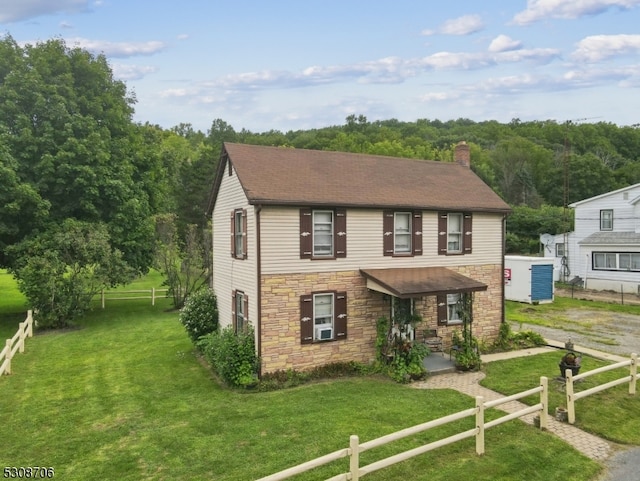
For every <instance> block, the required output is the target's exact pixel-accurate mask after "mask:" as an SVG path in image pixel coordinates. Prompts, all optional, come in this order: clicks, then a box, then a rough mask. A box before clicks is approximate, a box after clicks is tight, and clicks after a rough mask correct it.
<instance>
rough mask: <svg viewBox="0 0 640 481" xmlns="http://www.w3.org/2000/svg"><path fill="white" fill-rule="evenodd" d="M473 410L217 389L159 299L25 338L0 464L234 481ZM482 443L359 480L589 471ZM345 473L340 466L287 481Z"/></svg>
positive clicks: (298, 391) (579, 459) (556, 457)
mask: <svg viewBox="0 0 640 481" xmlns="http://www.w3.org/2000/svg"><path fill="white" fill-rule="evenodd" d="M0 303H2V300H0ZM19 304H20V302H19V301H14V302H13V304H12V305H13V308H6V307H3V308H2V310H1V311H0V312H4V313H10V312H11V311H12V309H17V310H18V311H19V310H20V309H22V308H23V307H24V306H22V305H19ZM529 387H530V386H529ZM529 387H528V388H529ZM473 406H474V400H473V399H472V398H470V397H467V396H464V395H462V394H460V393H457V392H454V391H449V390H442V391H441V390H418V389H413V388H411V387H409V386H405V385H399V384H395V383H393V382H391V381H389V380H386V379H382V378H376V377H365V378H351V379H341V380H335V381H327V382H319V383H315V384H309V385H305V386H301V387H298V388H294V389H289V390H283V391H275V392H267V393H258V392H256V393H248V392H238V391H233V390H229V389H226V388H224V387H221V386H220V385H219V384H218V383H216V382H215V381H214V380H213V379H212V375H211V372H210V371H209V369H208V368H207V367H206V366H203V364H202V363H201V362H200V361H199V359H198V357H197V356H196V355H195V353H194V351H193V348H192V345H191V344H190V341H189V340H188V338H187V336H186V334H185V332H184V330H183V328H182V326H181V325H180V323H179V322H178V315H177V313H176V312H175V311H172V310H170V302H169V300H166V299H164V300H161V301H160V302H159V303H158V304H157V305H156V306H154V307H152V306H151V305H150V302H148V301H120V302H115V301H114V302H113V303H111V304H110V305H107V308H106V309H104V310H103V309H95V310H93V311H92V312H90V313H89V314H88V315H87V316H86V317H85V318H84V319H82V320H81V321H80V322H79V323H78V328H77V329H73V330H67V331H64V332H48V333H41V334H38V335H36V336H35V337H34V338H32V339H28V340H27V348H26V351H25V353H24V354H19V355H17V356H16V357H15V358H14V361H13V374H12V375H11V376H4V377H2V378H0V423H1V425H2V433H3V439H2V448H1V449H0V465H2V466H51V467H53V468H54V469H55V473H56V478H58V479H64V480H106V479H109V480H111V479H118V480H136V481H137V480H216V481H231V480H238V481H246V480H251V479H256V478H258V477H261V476H266V475H268V474H271V473H273V472H276V471H279V470H282V469H285V468H288V467H290V466H293V465H295V464H298V463H301V462H305V461H308V460H310V459H313V458H315V457H317V456H321V455H324V454H327V453H329V452H331V451H334V450H337V449H341V448H344V447H347V446H348V442H349V436H350V435H352V434H358V435H359V436H360V439H361V441H362V442H364V441H367V440H370V439H373V438H375V437H378V436H382V435H386V434H389V433H391V432H394V431H397V430H400V429H403V428H406V427H409V426H412V425H414V424H417V423H421V422H425V421H427V420H430V419H435V418H438V417H441V416H443V415H447V414H451V413H453V412H456V411H459V410H462V409H467V408H470V407H473ZM495 415H496V414H495V412H489V416H490V417H491V416H495ZM473 426H474V420H473V419H468V420H466V421H463V422H460V423H457V424H456V425H452V426H448V427H443V428H439V429H438V430H437V431H435V432H429V433H423V434H420V435H417V436H414V437H411V438H407V439H405V440H403V441H400V442H397V443H394V444H392V445H389V446H385V447H381V448H378V449H374V450H371V451H368V452H366V453H363V455H362V462H363V463H368V462H371V461H373V460H376V459H379V458H382V457H385V456H388V455H390V454H394V453H397V452H400V451H404V450H406V449H410V448H414V447H417V446H419V445H421V444H425V443H426V442H429V441H432V440H435V439H439V438H441V437H444V436H447V435H450V434H453V433H455V432H460V431H462V430H466V429H470V428H472V427H473ZM486 446H487V448H486V449H487V451H486V454H485V455H484V456H482V457H479V456H476V455H475V450H474V443H473V440H467V441H463V442H459V443H456V444H454V445H452V446H449V447H446V448H440V449H438V450H437V451H435V452H433V453H428V454H425V455H421V456H419V457H417V458H414V459H412V460H409V461H406V462H403V463H402V464H400V465H397V466H395V467H392V468H388V469H385V470H382V471H379V472H376V473H373V474H371V475H368V476H367V477H366V478H365V479H367V480H372V481H376V480H377V481H382V480H385V481H387V480H388V481H394V480H398V481H399V480H403V481H404V480H407V479H412V480H418V481H420V480H451V479H469V480H474V481H485V480H486V481H496V480H509V481H512V480H523V481H525V480H526V481H536V480H545V481H555V480H558V481H559V480H565V479H575V476H576V473H580V474H579V477H580V479H584V480H588V479H593V478H594V477H595V476H596V475H597V474H598V473H599V472H600V470H601V466H600V465H598V464H597V463H595V462H593V461H591V460H589V459H587V458H585V457H584V456H582V455H581V454H579V453H577V452H576V451H575V450H573V448H571V447H569V446H568V445H566V444H565V443H563V442H561V441H560V440H558V439H557V438H555V437H554V436H552V435H551V434H548V433H544V432H541V431H539V430H536V429H535V428H533V427H532V426H529V425H526V424H524V423H521V422H518V421H513V422H509V423H507V424H504V425H501V426H499V427H496V428H493V429H491V430H489V431H487V433H486ZM346 469H347V467H346V461H341V462H337V463H334V464H333V465H330V466H327V467H325V468H321V469H319V470H317V471H316V472H314V473H313V474H309V475H307V476H299V477H296V478H295V479H296V480H301V479H303V480H312V479H326V478H327V477H330V476H333V475H335V474H337V473H339V472H344V471H346Z"/></svg>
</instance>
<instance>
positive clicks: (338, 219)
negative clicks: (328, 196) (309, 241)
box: [333, 209, 347, 257]
mask: <svg viewBox="0 0 640 481" xmlns="http://www.w3.org/2000/svg"><path fill="white" fill-rule="evenodd" d="M333 232H334V234H333V236H334V240H333V245H334V246H335V249H336V257H347V210H346V209H336V216H335V225H334V228H333Z"/></svg>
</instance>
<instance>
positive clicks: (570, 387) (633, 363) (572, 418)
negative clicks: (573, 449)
mask: <svg viewBox="0 0 640 481" xmlns="http://www.w3.org/2000/svg"><path fill="white" fill-rule="evenodd" d="M627 366H628V367H629V375H628V376H625V377H621V378H620V379H616V380H615V381H611V382H607V383H605V384H600V385H598V386H594V387H592V388H591V389H585V390H584V391H581V392H575V391H574V384H573V383H574V382H576V381H579V380H580V379H585V378H587V377H589V376H593V375H594V374H600V373H602V372H607V371H612V370H614V369H620V368H623V367H627ZM565 376H566V380H567V385H566V391H567V414H568V417H569V423H570V424H573V423H575V422H576V401H577V400H578V399H582V398H585V397H587V396H591V395H592V394H595V393H597V392H600V391H604V390H605V389H609V388H612V387H614V386H619V385H620V384H626V383H629V394H632V395H633V394H635V393H636V382H637V380H638V379H639V378H640V376H639V375H638V355H637V354H636V353H633V354H631V359H629V360H628V361H622V362H618V363H615V364H610V365H608V366H604V367H601V368H598V369H594V370H592V371H587V372H585V373H582V374H576V375H575V376H574V375H573V373H572V371H571V369H567V370H566V372H565Z"/></svg>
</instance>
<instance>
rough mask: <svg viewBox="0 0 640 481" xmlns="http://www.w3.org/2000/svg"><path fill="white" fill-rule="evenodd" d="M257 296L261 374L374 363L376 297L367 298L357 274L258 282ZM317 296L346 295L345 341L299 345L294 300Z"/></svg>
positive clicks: (379, 298) (272, 278)
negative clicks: (334, 364)
mask: <svg viewBox="0 0 640 481" xmlns="http://www.w3.org/2000/svg"><path fill="white" fill-rule="evenodd" d="M261 290H262V293H261V294H262V312H261V333H260V334H261V338H262V339H261V341H262V345H261V347H262V352H261V353H260V357H261V359H262V372H263V373H266V372H272V371H277V370H280V369H285V370H286V369H296V370H299V371H302V370H305V369H310V368H313V367H316V366H321V365H323V364H328V363H331V362H346V361H358V362H363V363H368V362H371V361H373V360H374V359H375V337H376V319H377V318H378V317H379V316H380V315H381V314H382V312H384V311H383V300H382V294H379V295H375V294H377V293H373V294H370V293H369V291H368V290H367V288H366V285H365V280H364V278H363V277H362V276H361V275H360V272H359V271H344V272H319V273H313V274H276V275H270V276H263V277H262V282H261ZM321 291H345V292H346V293H347V339H345V340H340V341H328V342H319V343H315V344H304V345H303V344H300V296H302V295H304V294H310V293H312V292H321Z"/></svg>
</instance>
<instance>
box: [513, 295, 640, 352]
mask: <svg viewBox="0 0 640 481" xmlns="http://www.w3.org/2000/svg"><path fill="white" fill-rule="evenodd" d="M567 292H568V294H567ZM556 296H559V297H571V291H570V290H566V289H556ZM574 298H576V299H586V300H598V301H604V302H611V303H617V304H620V300H621V298H620V293H615V292H607V291H589V290H585V289H580V290H576V291H574ZM624 301H625V302H624V303H625V304H630V305H631V304H633V305H638V306H639V307H638V314H637V315H635V314H628V313H618V312H613V311H606V310H602V309H598V310H596V309H593V310H591V309H588V308H587V309H585V308H582V309H567V310H566V311H564V312H563V313H562V314H561V316H562V318H563V321H564V322H562V325H561V326H558V327H557V328H556V327H554V328H552V327H543V326H538V325H533V324H526V323H524V324H522V325H520V324H519V323H513V328H514V330H516V329H523V330H531V331H534V332H537V333H539V334H540V335H542V336H543V337H545V338H546V339H553V340H556V341H560V342H566V341H567V340H569V339H571V341H572V342H573V343H574V344H576V345H579V346H584V347H588V348H591V349H597V350H599V351H604V352H608V353H612V354H618V355H620V356H628V355H630V354H631V353H632V352H635V353H638V354H640V298H638V296H635V295H629V294H625V296H624Z"/></svg>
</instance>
